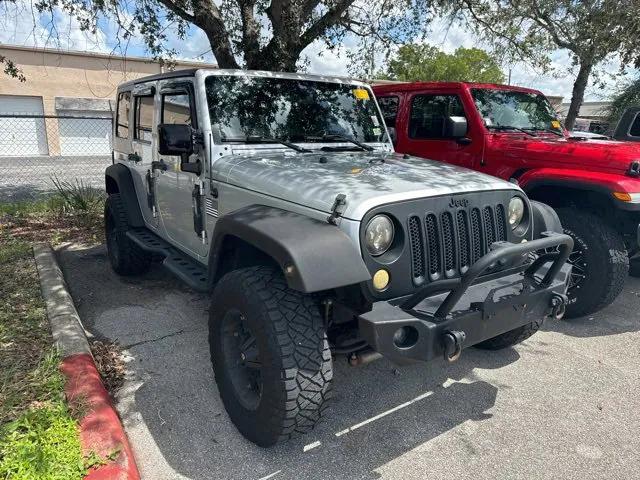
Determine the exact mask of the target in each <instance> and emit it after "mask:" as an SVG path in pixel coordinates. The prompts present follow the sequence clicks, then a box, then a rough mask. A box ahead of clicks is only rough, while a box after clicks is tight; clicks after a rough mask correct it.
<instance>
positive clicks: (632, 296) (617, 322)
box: [543, 276, 640, 338]
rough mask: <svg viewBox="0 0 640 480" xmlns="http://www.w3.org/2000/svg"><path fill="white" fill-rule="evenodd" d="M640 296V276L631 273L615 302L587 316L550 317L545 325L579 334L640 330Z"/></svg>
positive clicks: (583, 335) (561, 331)
mask: <svg viewBox="0 0 640 480" xmlns="http://www.w3.org/2000/svg"><path fill="white" fill-rule="evenodd" d="M638 297H640V278H635V277H631V276H629V277H627V281H626V283H625V287H624V290H623V291H622V293H620V295H619V296H618V298H616V299H615V300H614V301H613V303H612V304H611V305H609V306H607V307H605V308H604V309H602V310H601V311H599V312H595V313H592V314H591V315H588V316H586V317H579V318H567V319H563V320H561V321H547V322H545V325H544V327H543V329H544V330H546V331H553V332H558V333H562V334H564V335H569V336H572V337H578V338H587V337H601V336H607V335H617V334H620V333H628V332H637V331H640V317H639V316H638Z"/></svg>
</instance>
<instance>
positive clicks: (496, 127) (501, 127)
mask: <svg viewBox="0 0 640 480" xmlns="http://www.w3.org/2000/svg"><path fill="white" fill-rule="evenodd" d="M487 128H489V129H491V130H515V131H516V132H522V133H524V134H525V135H529V136H530V137H537V135H536V134H535V133H533V132H529V131H527V130H525V129H524V128H520V127H512V126H511V125H487Z"/></svg>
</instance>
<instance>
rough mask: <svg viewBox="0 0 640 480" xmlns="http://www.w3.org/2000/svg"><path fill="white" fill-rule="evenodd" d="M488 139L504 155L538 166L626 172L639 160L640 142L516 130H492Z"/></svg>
mask: <svg viewBox="0 0 640 480" xmlns="http://www.w3.org/2000/svg"><path fill="white" fill-rule="evenodd" d="M491 137H493V138H491ZM489 142H491V143H494V144H495V146H496V147H498V144H499V147H498V148H500V149H501V150H502V151H503V152H504V155H506V156H510V157H516V158H520V159H522V160H524V161H526V162H527V163H529V164H531V163H532V162H533V163H535V165H536V166H545V167H554V168H562V167H569V168H576V167H577V166H579V167H580V168H581V169H585V170H597V171H602V172H611V173H613V172H616V173H618V172H625V171H626V170H627V169H628V168H629V164H630V163H631V162H632V161H634V160H640V143H630V142H618V141H614V140H573V139H569V138H560V137H555V136H554V137H547V136H540V137H537V138H533V137H529V136H524V137H523V136H520V135H519V134H518V135H515V134H493V135H490V137H489Z"/></svg>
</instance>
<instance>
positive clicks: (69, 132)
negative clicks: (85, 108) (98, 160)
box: [58, 111, 111, 156]
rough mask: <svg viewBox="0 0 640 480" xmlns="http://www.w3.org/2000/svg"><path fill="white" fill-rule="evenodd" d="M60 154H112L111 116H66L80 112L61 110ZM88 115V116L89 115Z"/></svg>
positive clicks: (76, 114) (59, 129)
mask: <svg viewBox="0 0 640 480" xmlns="http://www.w3.org/2000/svg"><path fill="white" fill-rule="evenodd" d="M59 113H60V114H61V115H63V116H61V117H60V118H58V131H59V134H60V154H61V155H64V156H104V155H111V116H110V115H109V116H105V118H95V117H94V118H64V115H67V116H69V115H73V116H76V117H77V116H78V112H64V111H62V112H59ZM87 117H88V116H87Z"/></svg>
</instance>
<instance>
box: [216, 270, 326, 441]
mask: <svg viewBox="0 0 640 480" xmlns="http://www.w3.org/2000/svg"><path fill="white" fill-rule="evenodd" d="M209 312H210V313H209V346H210V349H211V361H212V363H213V370H214V373H215V378H216V383H217V385H218V390H219V391H220V396H221V398H222V402H223V403H224V406H225V408H226V410H227V412H228V413H229V416H230V417H231V421H232V422H233V423H234V424H235V425H236V427H237V428H238V430H239V431H240V433H242V435H244V436H245V437H246V438H247V439H248V440H250V441H252V442H254V443H256V444H257V445H259V446H262V447H268V446H271V445H273V444H275V443H277V442H279V441H283V440H287V439H289V438H292V437H295V436H297V435H300V434H303V433H306V432H308V431H310V430H311V429H313V427H314V426H315V424H316V423H317V422H318V420H319V419H320V417H321V416H322V413H323V410H324V409H325V407H326V405H327V400H328V399H329V395H330V390H331V380H332V377H333V370H332V362H331V351H330V350H329V343H328V341H327V336H326V333H325V327H324V322H323V319H322V316H321V315H320V309H319V308H318V304H317V302H316V301H314V299H313V298H312V297H311V296H309V295H305V294H303V293H300V292H297V291H294V290H291V289H290V288H288V286H287V284H286V282H285V280H284V278H283V276H282V274H281V272H280V271H278V270H276V269H274V268H270V267H250V268H243V269H239V270H236V271H233V272H230V273H228V274H227V275H225V276H224V277H223V278H222V279H221V280H220V282H219V283H218V285H217V286H216V288H215V289H214V292H213V298H212V300H211V308H210V309H209Z"/></svg>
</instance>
